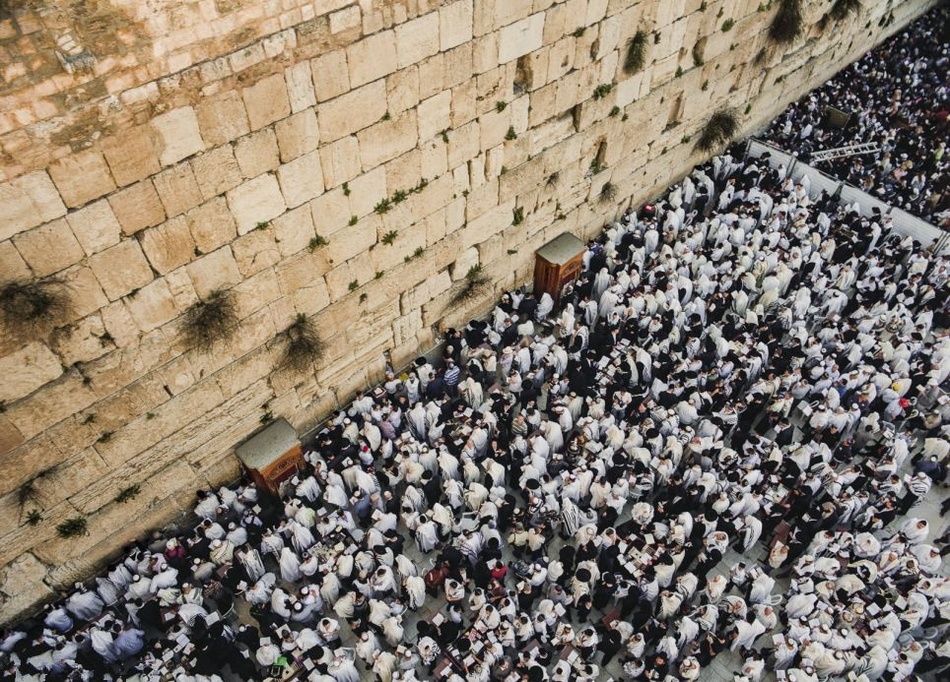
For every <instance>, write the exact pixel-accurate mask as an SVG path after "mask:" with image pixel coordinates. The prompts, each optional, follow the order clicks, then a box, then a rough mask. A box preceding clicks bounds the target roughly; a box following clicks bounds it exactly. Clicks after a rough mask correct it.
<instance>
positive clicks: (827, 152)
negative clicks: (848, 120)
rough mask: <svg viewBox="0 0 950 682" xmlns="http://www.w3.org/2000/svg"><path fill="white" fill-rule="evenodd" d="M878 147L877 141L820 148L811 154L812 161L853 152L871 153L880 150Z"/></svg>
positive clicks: (825, 159) (829, 158)
mask: <svg viewBox="0 0 950 682" xmlns="http://www.w3.org/2000/svg"><path fill="white" fill-rule="evenodd" d="M880 149H881V148H880V147H879V146H878V144H877V142H862V143H860V144H852V145H848V146H847V147H835V148H834V149H822V150H821V151H817V152H815V153H814V154H812V155H811V160H812V162H817V161H831V160H832V159H840V158H843V157H845V156H854V155H855V154H873V153H874V152H876V151H880Z"/></svg>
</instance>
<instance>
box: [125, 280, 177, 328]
mask: <svg viewBox="0 0 950 682" xmlns="http://www.w3.org/2000/svg"><path fill="white" fill-rule="evenodd" d="M127 304H128V307H129V314H130V315H131V316H132V319H133V320H135V324H137V325H138V327H139V329H141V330H142V331H143V332H150V331H152V330H153V329H157V328H158V327H161V326H162V325H163V324H165V323H167V322H170V321H171V320H173V319H175V318H176V317H178V308H177V307H176V306H175V299H174V298H173V297H172V294H171V291H169V289H168V284H167V283H166V282H165V280H164V279H156V280H155V281H154V282H152V283H151V284H149V285H148V286H145V287H143V288H142V289H141V290H139V291H138V292H137V293H136V294H135V296H130V297H129V299H128V301H127Z"/></svg>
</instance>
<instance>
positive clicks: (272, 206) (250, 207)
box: [227, 173, 287, 234]
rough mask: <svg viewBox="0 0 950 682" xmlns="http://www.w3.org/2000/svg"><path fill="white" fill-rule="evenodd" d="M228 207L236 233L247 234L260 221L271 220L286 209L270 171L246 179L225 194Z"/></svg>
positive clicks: (275, 179) (278, 187) (278, 186)
mask: <svg viewBox="0 0 950 682" xmlns="http://www.w3.org/2000/svg"><path fill="white" fill-rule="evenodd" d="M227 197H228V207H229V208H230V209H231V213H233V214H234V219H235V221H236V222H237V230H238V234H247V233H248V232H250V231H251V230H253V229H254V228H255V227H257V226H258V225H259V224H260V223H266V222H268V221H270V220H273V219H274V218H276V217H277V216H279V215H280V214H281V213H283V212H284V211H285V210H286V208H287V207H286V205H285V204H284V197H283V195H282V194H281V193H280V185H278V183H277V178H275V177H274V176H273V175H272V174H270V173H265V174H264V175H260V176H258V177H256V178H254V179H253V180H248V181H247V182H245V183H244V184H242V185H239V186H237V187H235V188H234V189H232V190H231V191H230V192H228V194H227Z"/></svg>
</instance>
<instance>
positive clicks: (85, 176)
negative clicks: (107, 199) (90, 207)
mask: <svg viewBox="0 0 950 682" xmlns="http://www.w3.org/2000/svg"><path fill="white" fill-rule="evenodd" d="M49 174H50V177H51V178H52V179H53V182H54V183H56V187H57V188H58V189H59V193H60V195H61V196H62V198H63V201H64V202H66V205H67V206H69V207H70V208H76V207H78V206H82V205H83V204H86V203H88V202H90V201H92V200H93V199H98V198H99V197H101V196H102V195H103V194H108V193H109V192H111V191H112V190H114V189H115V180H113V179H112V173H111V172H110V171H109V166H108V165H107V164H106V160H105V158H104V157H103V156H102V154H100V153H99V152H97V151H95V150H93V149H89V150H86V151H84V152H79V153H78V154H71V155H69V156H64V157H63V158H61V159H58V160H56V161H54V162H53V163H51V164H50V166H49Z"/></svg>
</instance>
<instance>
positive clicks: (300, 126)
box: [274, 109, 320, 163]
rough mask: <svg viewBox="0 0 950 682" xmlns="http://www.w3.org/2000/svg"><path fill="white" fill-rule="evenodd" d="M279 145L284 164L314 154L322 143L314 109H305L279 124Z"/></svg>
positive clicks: (276, 128)
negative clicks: (308, 153)
mask: <svg viewBox="0 0 950 682" xmlns="http://www.w3.org/2000/svg"><path fill="white" fill-rule="evenodd" d="M274 129H275V131H276V133H277V145H278V147H280V160H281V161H283V162H284V163H286V162H288V161H291V160H292V159H296V158H297V157H298V156H302V155H303V154H306V153H307V152H312V151H313V150H315V149H316V148H317V145H318V144H319V142H320V131H319V129H318V127H317V115H316V113H314V111H313V109H304V110H303V111H301V112H300V113H297V114H294V115H293V116H290V117H288V118H285V119H284V120H282V121H280V122H278V123H277V125H276V126H274Z"/></svg>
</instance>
